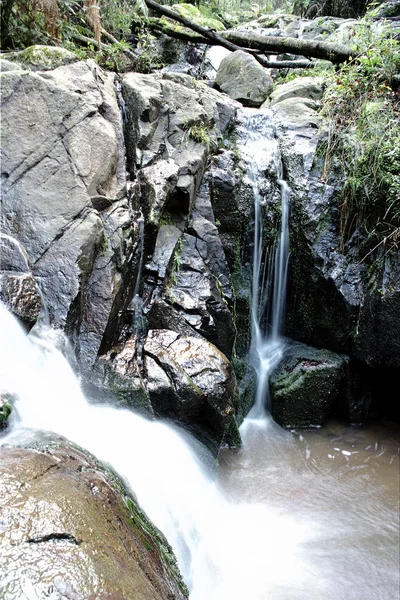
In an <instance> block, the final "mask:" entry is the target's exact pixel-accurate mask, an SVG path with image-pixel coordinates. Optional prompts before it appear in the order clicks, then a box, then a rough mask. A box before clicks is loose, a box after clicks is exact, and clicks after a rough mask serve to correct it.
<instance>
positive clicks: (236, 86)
mask: <svg viewBox="0 0 400 600" xmlns="http://www.w3.org/2000/svg"><path fill="white" fill-rule="evenodd" d="M215 83H216V84H217V85H218V87H219V88H220V90H221V91H223V92H225V94H228V96H230V97H231V98H233V99H234V100H238V101H239V102H241V103H242V104H244V105H245V106H255V107H258V106H261V104H262V103H263V102H264V101H265V100H266V99H267V98H268V96H269V95H270V93H271V92H272V89H273V82H272V78H271V75H270V74H269V72H268V71H267V70H266V69H264V68H263V67H262V66H261V65H260V63H258V62H257V61H256V59H255V58H254V57H253V56H251V55H250V54H248V53H247V52H243V50H236V52H232V54H230V55H229V56H226V57H225V58H224V59H223V60H222V62H221V64H220V66H219V69H218V71H217V76H216V78H215Z"/></svg>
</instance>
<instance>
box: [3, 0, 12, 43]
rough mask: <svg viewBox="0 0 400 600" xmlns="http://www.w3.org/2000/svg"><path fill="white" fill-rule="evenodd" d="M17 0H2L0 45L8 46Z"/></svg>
mask: <svg viewBox="0 0 400 600" xmlns="http://www.w3.org/2000/svg"><path fill="white" fill-rule="evenodd" d="M14 2H15V0H0V47H1V49H2V50H3V49H4V48H6V47H7V43H8V31H9V22H10V17H11V11H12V7H13V5H14Z"/></svg>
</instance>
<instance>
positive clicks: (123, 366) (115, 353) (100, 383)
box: [84, 336, 154, 417]
mask: <svg viewBox="0 0 400 600" xmlns="http://www.w3.org/2000/svg"><path fill="white" fill-rule="evenodd" d="M84 390H85V393H86V395H87V397H88V398H89V399H91V400H92V401H95V402H106V403H107V404H112V405H114V406H120V407H123V408H129V409H131V410H134V411H135V412H137V413H139V414H142V415H144V416H146V417H154V411H153V407H152V405H151V403H150V398H149V394H148V391H147V389H146V383H145V381H144V380H143V378H142V374H141V370H140V368H139V365H138V356H137V340H136V338H135V336H132V337H131V338H129V339H128V340H127V341H126V342H125V343H121V344H119V345H118V346H116V347H114V348H112V350H110V351H109V352H107V353H106V354H104V355H103V356H101V357H99V358H98V359H97V361H96V363H95V365H94V367H93V368H92V370H91V372H90V373H89V374H87V376H86V381H85V384H84Z"/></svg>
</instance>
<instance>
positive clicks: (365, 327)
mask: <svg viewBox="0 0 400 600" xmlns="http://www.w3.org/2000/svg"><path fill="white" fill-rule="evenodd" d="M379 263H380V264H379ZM375 266H376V267H377V270H376V273H375V275H374V276H373V277H372V278H371V279H370V285H371V287H370V289H369V293H367V294H366V296H365V299H364V302H363V304H362V305H360V314H359V322H358V328H357V329H356V331H355V336H354V355H355V356H356V357H357V358H358V359H359V360H362V361H363V362H364V363H366V364H367V365H369V366H373V367H382V368H387V369H393V368H397V369H399V368H400V258H399V256H398V254H397V253H395V254H394V255H393V256H390V255H389V256H386V257H379V258H378V261H377V263H375Z"/></svg>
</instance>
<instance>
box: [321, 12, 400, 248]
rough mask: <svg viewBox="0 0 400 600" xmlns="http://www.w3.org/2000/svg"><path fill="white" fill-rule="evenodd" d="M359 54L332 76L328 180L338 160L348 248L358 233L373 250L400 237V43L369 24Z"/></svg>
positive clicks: (359, 41)
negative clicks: (334, 163) (377, 245)
mask: <svg viewBox="0 0 400 600" xmlns="http://www.w3.org/2000/svg"><path fill="white" fill-rule="evenodd" d="M353 49H354V52H355V54H357V58H354V59H352V60H351V61H349V63H347V64H345V65H343V66H342V67H341V68H340V69H339V70H338V71H337V72H336V73H335V74H334V75H333V76H332V77H331V86H330V87H329V89H328V91H327V93H326V96H325V102H324V112H325V115H326V116H327V117H328V118H329V123H330V134H329V139H328V144H327V149H326V161H325V176H326V177H327V176H328V174H329V170H330V168H331V166H332V163H333V159H334V158H335V157H336V158H338V159H339V160H340V162H341V166H342V169H343V173H344V186H343V189H342V192H341V204H340V208H341V234H342V242H343V245H344V244H345V243H346V242H347V241H348V240H349V239H350V237H351V236H352V234H353V233H354V232H355V231H356V230H357V231H358V232H359V233H362V234H363V235H366V236H367V238H369V239H370V242H371V244H372V245H373V244H374V243H376V244H380V243H385V240H387V238H388V237H389V239H390V240H392V241H394V242H395V241H397V239H399V238H400V229H399V227H400V127H399V117H400V107H399V92H398V90H396V88H397V87H398V83H397V77H398V72H399V71H400V44H399V42H398V41H397V40H395V39H393V38H392V37H390V36H388V35H387V32H385V31H383V32H381V33H380V34H374V33H373V32H372V29H371V28H369V27H368V26H367V24H365V27H364V28H362V30H361V33H360V35H359V36H358V38H357V39H356V41H355V45H354V48H353ZM360 52H361V53H360Z"/></svg>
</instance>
